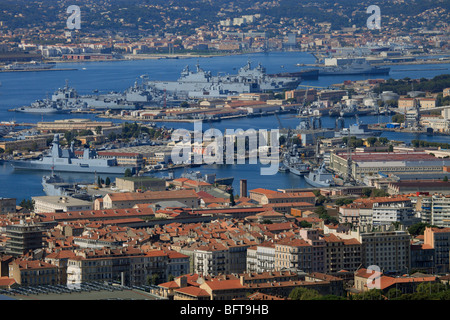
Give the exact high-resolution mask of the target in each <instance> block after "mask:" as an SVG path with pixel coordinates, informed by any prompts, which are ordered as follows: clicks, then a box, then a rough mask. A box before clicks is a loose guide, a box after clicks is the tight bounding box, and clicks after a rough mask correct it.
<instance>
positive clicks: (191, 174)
mask: <svg viewBox="0 0 450 320" xmlns="http://www.w3.org/2000/svg"><path fill="white" fill-rule="evenodd" d="M181 177H182V178H186V179H190V180H195V181H203V182H207V183H210V184H219V185H226V186H231V185H232V184H233V181H234V178H233V177H227V178H217V177H216V174H215V173H212V174H205V175H202V173H201V172H200V171H188V172H185V173H183V174H182V175H181Z"/></svg>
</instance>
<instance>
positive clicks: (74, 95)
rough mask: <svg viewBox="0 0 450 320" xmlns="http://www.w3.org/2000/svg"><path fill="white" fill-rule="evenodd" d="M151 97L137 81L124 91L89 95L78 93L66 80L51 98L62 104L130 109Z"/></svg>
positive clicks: (105, 108)
mask: <svg viewBox="0 0 450 320" xmlns="http://www.w3.org/2000/svg"><path fill="white" fill-rule="evenodd" d="M151 98H152V97H151V95H150V93H149V92H148V91H147V90H146V89H144V88H143V86H141V85H139V84H138V83H137V81H136V82H135V83H134V85H133V86H132V87H130V88H128V89H126V90H125V91H124V92H110V93H106V94H90V95H80V94H78V92H77V90H76V89H74V88H72V87H69V84H68V82H66V85H65V87H63V88H59V89H58V90H56V91H55V92H54V93H53V95H52V97H51V100H52V101H54V102H57V103H62V104H68V103H69V104H73V105H76V106H80V105H81V106H83V108H87V109H102V110H108V109H110V110H125V109H127V110H130V109H131V110H132V109H137V108H138V107H139V106H141V105H143V104H145V103H147V102H149V101H150V100H151ZM73 108H75V107H73ZM78 108H79V107H78Z"/></svg>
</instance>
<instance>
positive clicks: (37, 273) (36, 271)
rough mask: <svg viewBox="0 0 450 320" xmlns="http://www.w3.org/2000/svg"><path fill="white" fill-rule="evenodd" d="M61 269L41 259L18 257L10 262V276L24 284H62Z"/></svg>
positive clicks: (18, 282)
mask: <svg viewBox="0 0 450 320" xmlns="http://www.w3.org/2000/svg"><path fill="white" fill-rule="evenodd" d="M58 273H59V269H58V267H57V266H54V265H52V264H50V263H47V262H44V261H40V260H22V259H16V260H14V261H13V262H11V263H10V264H9V277H10V278H13V279H14V280H15V281H16V283H17V284H20V285H22V286H38V285H56V284H61V283H60V282H59V281H58V279H60V277H59V275H58Z"/></svg>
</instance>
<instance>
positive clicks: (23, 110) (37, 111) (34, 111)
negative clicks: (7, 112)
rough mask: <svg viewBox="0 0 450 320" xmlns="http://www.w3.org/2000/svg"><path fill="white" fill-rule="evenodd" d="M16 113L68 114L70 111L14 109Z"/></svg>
mask: <svg viewBox="0 0 450 320" xmlns="http://www.w3.org/2000/svg"><path fill="white" fill-rule="evenodd" d="M14 111H16V112H21V113H37V114H64V113H70V110H61V109H52V108H48V109H46V108H19V109H15V110H14Z"/></svg>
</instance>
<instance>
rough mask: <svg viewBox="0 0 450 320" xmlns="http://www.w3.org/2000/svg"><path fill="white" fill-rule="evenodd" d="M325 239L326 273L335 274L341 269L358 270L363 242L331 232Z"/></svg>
mask: <svg viewBox="0 0 450 320" xmlns="http://www.w3.org/2000/svg"><path fill="white" fill-rule="evenodd" d="M323 240H325V255H324V261H325V273H327V274H335V273H337V272H339V271H340V270H347V271H350V272H353V271H356V270H357V269H358V267H359V266H360V265H361V253H362V244H361V243H360V242H359V241H358V240H357V239H342V238H340V237H339V236H337V235H335V234H332V233H329V234H325V235H324V236H323Z"/></svg>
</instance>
